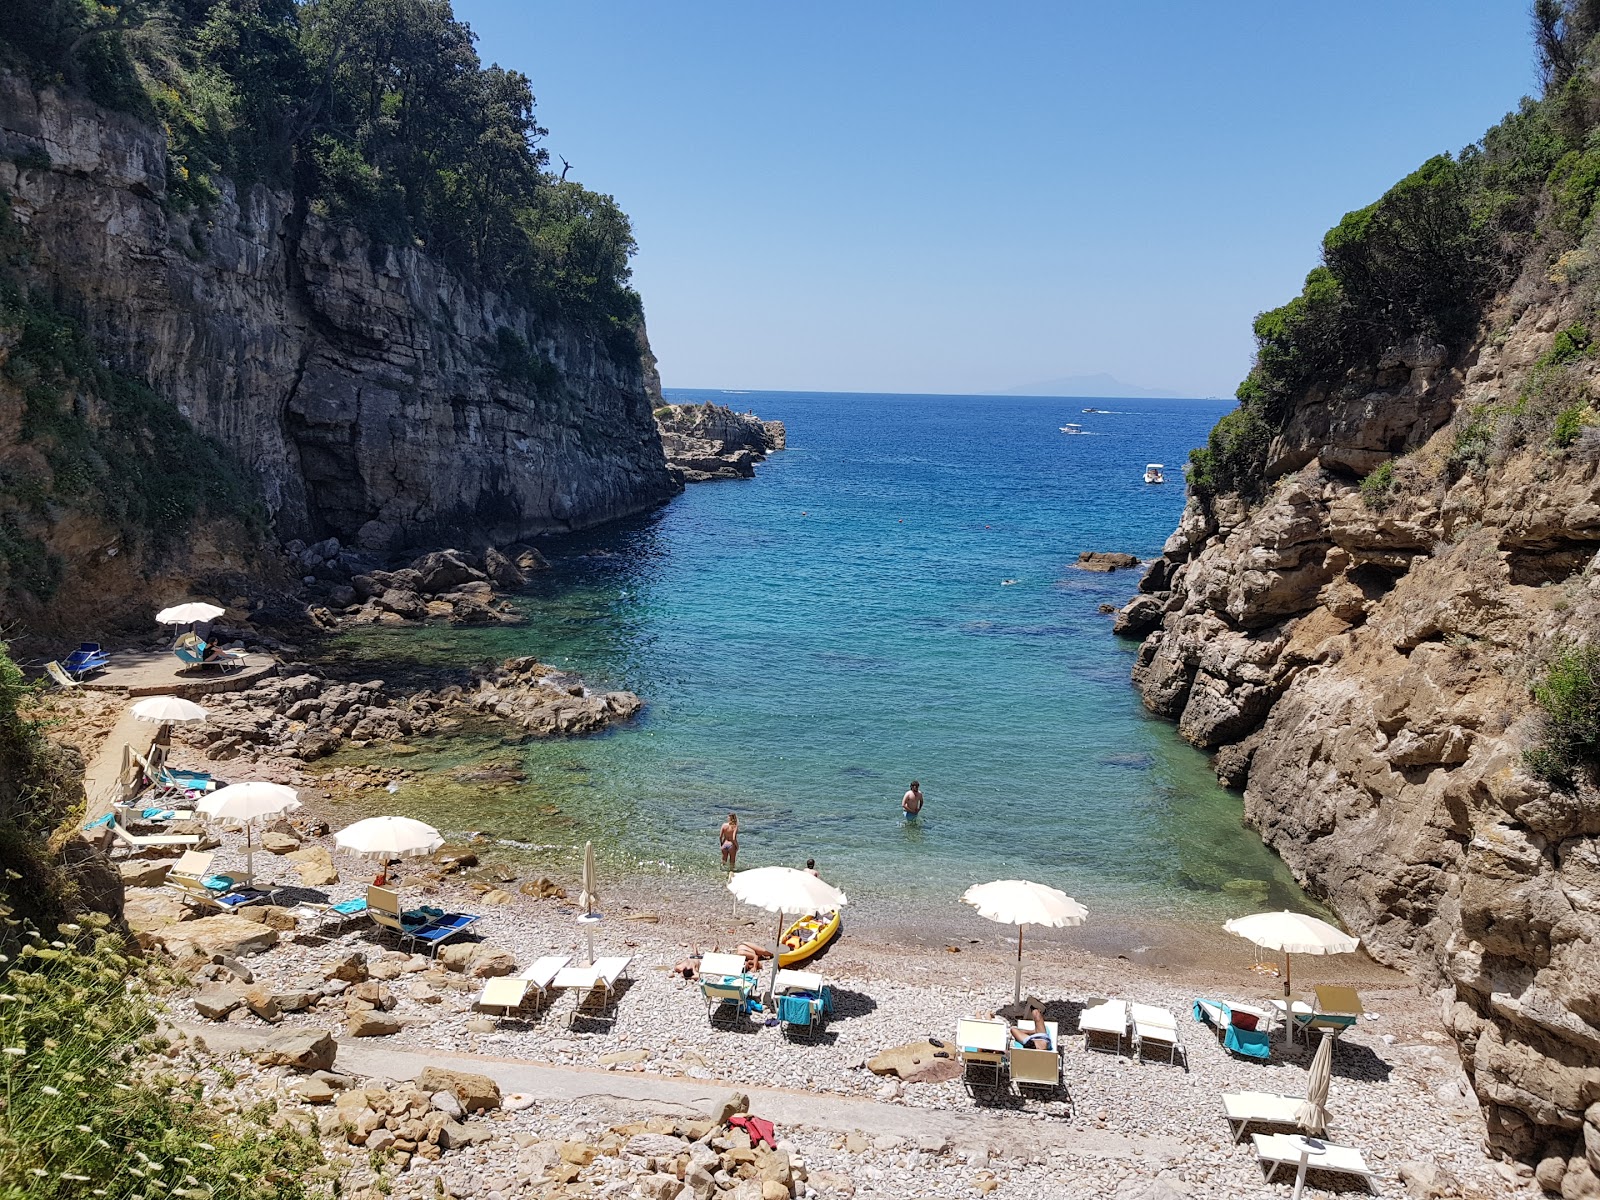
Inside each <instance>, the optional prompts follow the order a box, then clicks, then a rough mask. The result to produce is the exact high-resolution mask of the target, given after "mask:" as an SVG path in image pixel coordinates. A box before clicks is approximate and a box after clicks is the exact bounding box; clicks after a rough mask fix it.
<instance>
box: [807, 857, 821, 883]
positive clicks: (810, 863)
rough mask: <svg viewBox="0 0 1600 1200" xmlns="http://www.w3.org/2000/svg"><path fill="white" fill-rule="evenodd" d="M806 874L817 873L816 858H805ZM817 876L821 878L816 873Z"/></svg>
mask: <svg viewBox="0 0 1600 1200" xmlns="http://www.w3.org/2000/svg"><path fill="white" fill-rule="evenodd" d="M806 874H807V875H816V874H817V860H816V859H814V858H808V859H806ZM817 878H818V879H820V878H822V876H820V875H817Z"/></svg>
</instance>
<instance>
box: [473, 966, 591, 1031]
mask: <svg viewBox="0 0 1600 1200" xmlns="http://www.w3.org/2000/svg"><path fill="white" fill-rule="evenodd" d="M571 961H572V958H571V956H570V955H566V954H559V955H558V954H551V955H547V956H546V957H544V958H541V959H539V961H538V962H536V963H534V964H533V966H531V967H529V968H528V969H527V970H525V971H523V972H522V973H521V974H520V975H506V976H503V977H501V978H499V979H490V980H488V981H487V982H485V983H484V985H483V991H481V992H479V993H478V999H477V1001H476V1002H475V1003H476V1005H477V1007H478V1008H479V1009H486V1008H498V1009H499V1010H500V1015H501V1016H509V1015H510V1014H511V1013H512V1011H514V1010H516V1009H519V1008H521V1007H522V1006H523V1005H524V1004H526V1003H527V1000H528V992H529V990H530V989H532V991H533V993H534V995H535V996H536V997H537V998H538V999H540V1000H543V999H546V998H547V997H548V996H549V994H550V990H549V989H550V984H551V982H552V981H554V979H555V977H556V975H557V974H558V973H559V972H560V971H561V969H562V968H563V967H565V966H566V965H567V964H568V963H569V962H571Z"/></svg>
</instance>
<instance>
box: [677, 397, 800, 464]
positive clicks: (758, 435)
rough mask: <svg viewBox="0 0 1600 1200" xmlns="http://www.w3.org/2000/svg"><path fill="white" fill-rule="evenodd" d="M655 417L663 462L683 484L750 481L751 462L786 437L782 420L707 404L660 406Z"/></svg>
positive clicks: (761, 456)
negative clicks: (715, 480) (665, 462)
mask: <svg viewBox="0 0 1600 1200" xmlns="http://www.w3.org/2000/svg"><path fill="white" fill-rule="evenodd" d="M655 417H656V428H657V429H659V430H660V432H661V446H662V449H663V450H665V452H666V455H667V461H668V462H669V463H670V464H671V465H672V468H673V470H674V471H676V472H678V473H679V475H681V477H682V478H683V479H684V480H685V481H686V482H688V483H705V482H706V481H708V480H712V479H749V478H751V477H752V476H753V475H755V473H756V463H758V462H760V461H761V460H762V459H764V458H766V457H767V455H768V454H770V453H772V452H773V451H775V450H782V449H783V448H784V445H785V444H786V442H787V440H788V432H787V431H786V430H785V429H784V425H783V422H782V421H763V420H762V419H761V418H760V417H758V416H756V415H755V414H754V413H737V412H734V411H733V410H732V409H731V408H728V407H726V406H725V405H721V404H712V403H710V402H707V403H705V404H667V405H663V406H662V407H660V408H658V409H656V412H655Z"/></svg>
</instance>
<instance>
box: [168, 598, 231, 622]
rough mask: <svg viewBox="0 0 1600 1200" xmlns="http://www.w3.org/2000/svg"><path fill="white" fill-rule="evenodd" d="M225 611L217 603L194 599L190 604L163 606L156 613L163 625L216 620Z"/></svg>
mask: <svg viewBox="0 0 1600 1200" xmlns="http://www.w3.org/2000/svg"><path fill="white" fill-rule="evenodd" d="M224 611H225V610H224V609H221V608H218V607H217V606H216V605H215V604H207V603H205V602H204V601H203V600H194V601H191V602H189V603H188V604H174V605H173V606H172V607H171V608H163V609H162V610H161V611H160V612H158V613H157V614H156V620H157V621H158V622H160V623H161V624H162V625H195V624H198V623H199V622H201V621H215V620H216V619H217V618H218V617H220V616H221V615H222V614H223V612H224Z"/></svg>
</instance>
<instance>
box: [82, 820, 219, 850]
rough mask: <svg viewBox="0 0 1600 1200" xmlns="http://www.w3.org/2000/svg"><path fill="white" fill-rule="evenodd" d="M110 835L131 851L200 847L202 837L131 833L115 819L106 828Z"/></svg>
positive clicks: (194, 834)
mask: <svg viewBox="0 0 1600 1200" xmlns="http://www.w3.org/2000/svg"><path fill="white" fill-rule="evenodd" d="M104 828H105V830H106V832H107V833H108V834H110V835H111V837H112V838H114V839H115V840H116V841H117V842H119V843H121V844H122V845H123V846H125V847H127V848H128V850H129V851H134V850H151V849H156V848H158V847H162V846H198V845H199V844H200V835H199V834H198V833H145V834H134V833H129V832H128V831H127V830H126V829H124V828H123V827H122V826H121V825H119V824H118V823H117V822H116V820H115V819H113V820H112V821H111V822H110V823H109V824H107V825H106V826H105V827H104Z"/></svg>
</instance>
